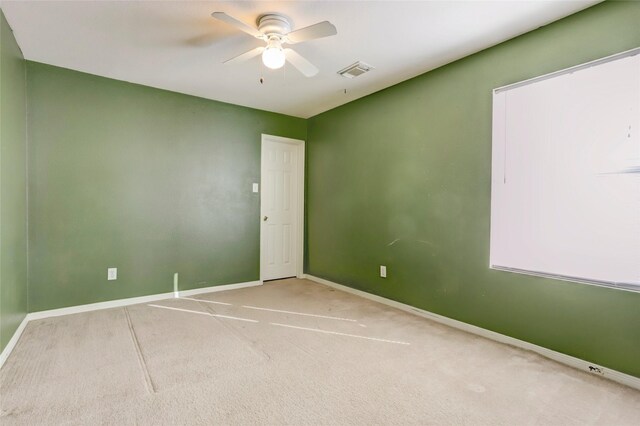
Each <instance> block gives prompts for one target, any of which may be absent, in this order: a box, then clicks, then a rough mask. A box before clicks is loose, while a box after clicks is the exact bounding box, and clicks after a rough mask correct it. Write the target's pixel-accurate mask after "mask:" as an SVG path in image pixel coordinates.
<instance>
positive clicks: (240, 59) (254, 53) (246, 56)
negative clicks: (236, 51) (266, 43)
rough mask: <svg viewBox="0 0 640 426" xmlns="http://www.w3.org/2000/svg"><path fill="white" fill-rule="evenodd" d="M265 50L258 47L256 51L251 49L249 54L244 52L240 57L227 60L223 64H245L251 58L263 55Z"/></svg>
mask: <svg viewBox="0 0 640 426" xmlns="http://www.w3.org/2000/svg"><path fill="white" fill-rule="evenodd" d="M263 50H264V47H263V46H260V47H256V48H254V49H251V50H249V51H247V52H244V53H242V54H240V55H238V56H235V57H233V58H231V59H227V60H226V61H224V62H223V64H233V63H240V62H244V61H247V60H249V59H251V58H255V57H256V56H258V55H259V54H261V53H262V51H263Z"/></svg>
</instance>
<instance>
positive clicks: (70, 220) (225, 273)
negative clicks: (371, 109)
mask: <svg viewBox="0 0 640 426" xmlns="http://www.w3.org/2000/svg"><path fill="white" fill-rule="evenodd" d="M27 78H28V81H27V83H28V84H27V87H28V90H27V92H28V102H29V115H28V121H29V274H30V275H29V311H30V312H35V311H41V310H46V309H53V308H60V307H65V306H73V305H80V304H85V303H93V302H100V301H106V300H113V299H121V298H127V297H135V296H142V295H148V294H155V293H164V292H170V291H173V274H174V272H178V273H179V276H180V289H182V290H184V289H191V288H198V287H207V286H213V285H219V284H229V283H237V282H245V281H254V280H258V279H259V217H260V216H259V215H260V211H259V208H260V203H259V194H254V193H253V192H252V183H253V182H259V181H260V135H261V133H268V134H273V135H279V136H287V137H292V138H298V139H306V120H303V119H299V118H293V117H288V116H284V115H279V114H273V113H268V112H264V111H258V110H253V109H249V108H243V107H239V106H234V105H229V104H224V103H220V102H214V101H210V100H205V99H200V98H196V97H191V96H186V95H181V94H177V93H172V92H167V91H163V90H158V89H152V88H148V87H144V86H139V85H134V84H129V83H124V82H121V81H115V80H111V79H107V78H102V77H97V76H93V75H89V74H84V73H80V72H75V71H70V70H67V69H62V68H57V67H52V66H48V65H43V64H39V63H33V62H28V63H27ZM108 267H117V268H118V279H117V280H116V281H107V268H108Z"/></svg>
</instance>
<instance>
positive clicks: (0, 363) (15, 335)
mask: <svg viewBox="0 0 640 426" xmlns="http://www.w3.org/2000/svg"><path fill="white" fill-rule="evenodd" d="M28 322H29V318H28V315H25V317H24V318H23V319H22V322H21V323H20V325H19V326H18V328H17V329H16V331H15V332H14V333H13V336H12V337H11V340H9V343H7V346H5V347H4V349H3V350H2V353H1V354H0V368H2V366H3V365H4V362H5V361H6V360H7V358H9V355H11V351H13V348H15V347H16V343H18V340H20V336H22V332H23V331H24V328H25V327H26V326H27V323H28Z"/></svg>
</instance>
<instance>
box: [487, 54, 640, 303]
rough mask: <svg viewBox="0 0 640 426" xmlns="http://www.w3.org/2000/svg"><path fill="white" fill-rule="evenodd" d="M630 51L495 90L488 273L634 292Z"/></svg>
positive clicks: (638, 81)
mask: <svg viewBox="0 0 640 426" xmlns="http://www.w3.org/2000/svg"><path fill="white" fill-rule="evenodd" d="M638 53H640V49H634V51H630V52H625V53H623V54H620V55H616V56H614V57H610V58H605V59H603V60H600V61H595V62H594V63H590V64H586V65H583V66H579V67H575V68H573V69H570V70H565V71H562V72H558V73H554V74H551V75H548V76H543V77H540V78H538V79H533V80H530V81H528V82H523V83H519V84H515V85H512V86H509V87H505V88H502V89H496V90H495V91H494V97H493V163H492V193H491V259H490V262H491V267H493V268H495V269H505V270H510V271H513V272H522V273H529V274H536V275H544V276H551V277H554V278H559V279H568V280H574V281H582V282H587V283H593V284H599V285H609V286H615V287H621V288H627V289H633V290H639V291H640V55H639V54H638Z"/></svg>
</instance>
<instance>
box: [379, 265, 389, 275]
mask: <svg viewBox="0 0 640 426" xmlns="http://www.w3.org/2000/svg"><path fill="white" fill-rule="evenodd" d="M380 276H381V277H382V278H387V267H386V266H384V265H380Z"/></svg>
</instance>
